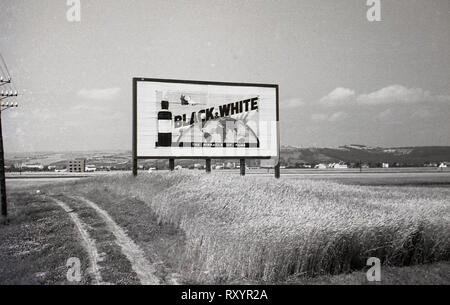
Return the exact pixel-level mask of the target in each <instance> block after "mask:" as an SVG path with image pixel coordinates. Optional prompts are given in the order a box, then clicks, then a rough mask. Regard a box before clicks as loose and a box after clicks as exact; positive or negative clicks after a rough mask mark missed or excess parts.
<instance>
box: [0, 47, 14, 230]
mask: <svg viewBox="0 0 450 305" xmlns="http://www.w3.org/2000/svg"><path fill="white" fill-rule="evenodd" d="M0 56H1V54H0ZM1 59H2V61H3V64H4V66H5V70H6V72H7V74H8V78H7V79H4V78H3V76H0V87H1V86H3V85H8V86H10V84H11V76H10V74H9V71H8V67H7V66H6V63H5V61H4V59H3V56H1ZM0 67H1V66H0ZM1 71H2V72H3V69H1ZM16 96H17V90H15V91H13V90H2V91H1V92H0V102H1V107H0V193H1V194H0V196H1V215H2V216H1V217H2V218H3V219H4V220H5V222H6V221H7V217H8V205H7V201H6V177H5V153H4V149H3V131H2V112H3V111H5V110H7V109H9V108H13V107H18V103H17V102H15V103H13V102H11V103H9V102H4V100H5V99H7V98H9V97H16Z"/></svg>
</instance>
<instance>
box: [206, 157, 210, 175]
mask: <svg viewBox="0 0 450 305" xmlns="http://www.w3.org/2000/svg"><path fill="white" fill-rule="evenodd" d="M206 173H207V174H209V173H211V159H206Z"/></svg>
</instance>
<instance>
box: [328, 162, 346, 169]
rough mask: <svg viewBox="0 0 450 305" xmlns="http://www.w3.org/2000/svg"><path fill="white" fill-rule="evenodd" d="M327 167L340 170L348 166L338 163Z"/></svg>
mask: <svg viewBox="0 0 450 305" xmlns="http://www.w3.org/2000/svg"><path fill="white" fill-rule="evenodd" d="M328 167H330V168H336V169H341V168H348V165H347V164H345V163H344V162H339V163H331V164H329V165H328Z"/></svg>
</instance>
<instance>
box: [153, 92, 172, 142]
mask: <svg viewBox="0 0 450 305" xmlns="http://www.w3.org/2000/svg"><path fill="white" fill-rule="evenodd" d="M156 146H158V147H169V146H172V112H170V111H169V101H161V111H159V112H158V142H157V143H156Z"/></svg>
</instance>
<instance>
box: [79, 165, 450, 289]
mask: <svg viewBox="0 0 450 305" xmlns="http://www.w3.org/2000/svg"><path fill="white" fill-rule="evenodd" d="M71 189H72V190H74V189H73V186H71ZM77 189H78V190H79V191H82V192H85V193H89V192H91V194H96V195H97V196H102V193H104V192H108V193H116V194H119V195H123V196H128V197H130V196H133V197H137V198H139V199H140V200H142V201H144V202H145V203H146V204H147V205H149V206H150V207H151V209H152V210H153V211H154V212H155V214H156V215H157V217H158V221H159V222H160V223H168V224H172V225H174V226H176V227H178V228H180V229H182V230H183V231H184V232H185V236H186V242H185V245H184V251H183V253H182V255H179V257H177V262H176V264H177V266H178V267H177V268H179V269H180V270H182V271H183V272H184V273H186V274H189V276H188V277H189V278H190V279H191V280H192V281H194V282H199V283H222V282H230V281H235V280H238V279H246V280H258V281H263V282H264V281H267V282H274V281H284V280H286V279H287V278H288V277H290V276H292V275H306V276H317V275H330V274H340V273H348V272H351V271H354V270H361V269H363V268H364V266H365V263H366V260H367V258H368V257H371V256H376V257H379V258H380V259H381V260H382V262H383V263H384V264H385V265H388V266H409V265H416V264H424V263H433V262H438V261H447V260H449V258H450V240H449V238H450V219H449V215H450V203H449V201H448V198H450V196H449V195H450V190H449V189H446V188H405V187H402V188H397V187H392V188H386V187H366V186H349V185H342V184H337V183H333V182H324V181H308V180H305V181H292V180H282V181H275V180H273V179H266V178H259V177H246V178H241V177H232V176H229V175H217V174H216V175H212V176H207V175H204V174H192V173H184V174H181V173H173V174H167V173H165V174H146V175H140V176H139V177H138V178H136V179H135V178H133V177H130V176H129V175H122V176H112V177H99V178H95V179H93V180H90V182H89V183H85V182H83V181H79V182H77V183H76V184H75V190H77Z"/></svg>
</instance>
